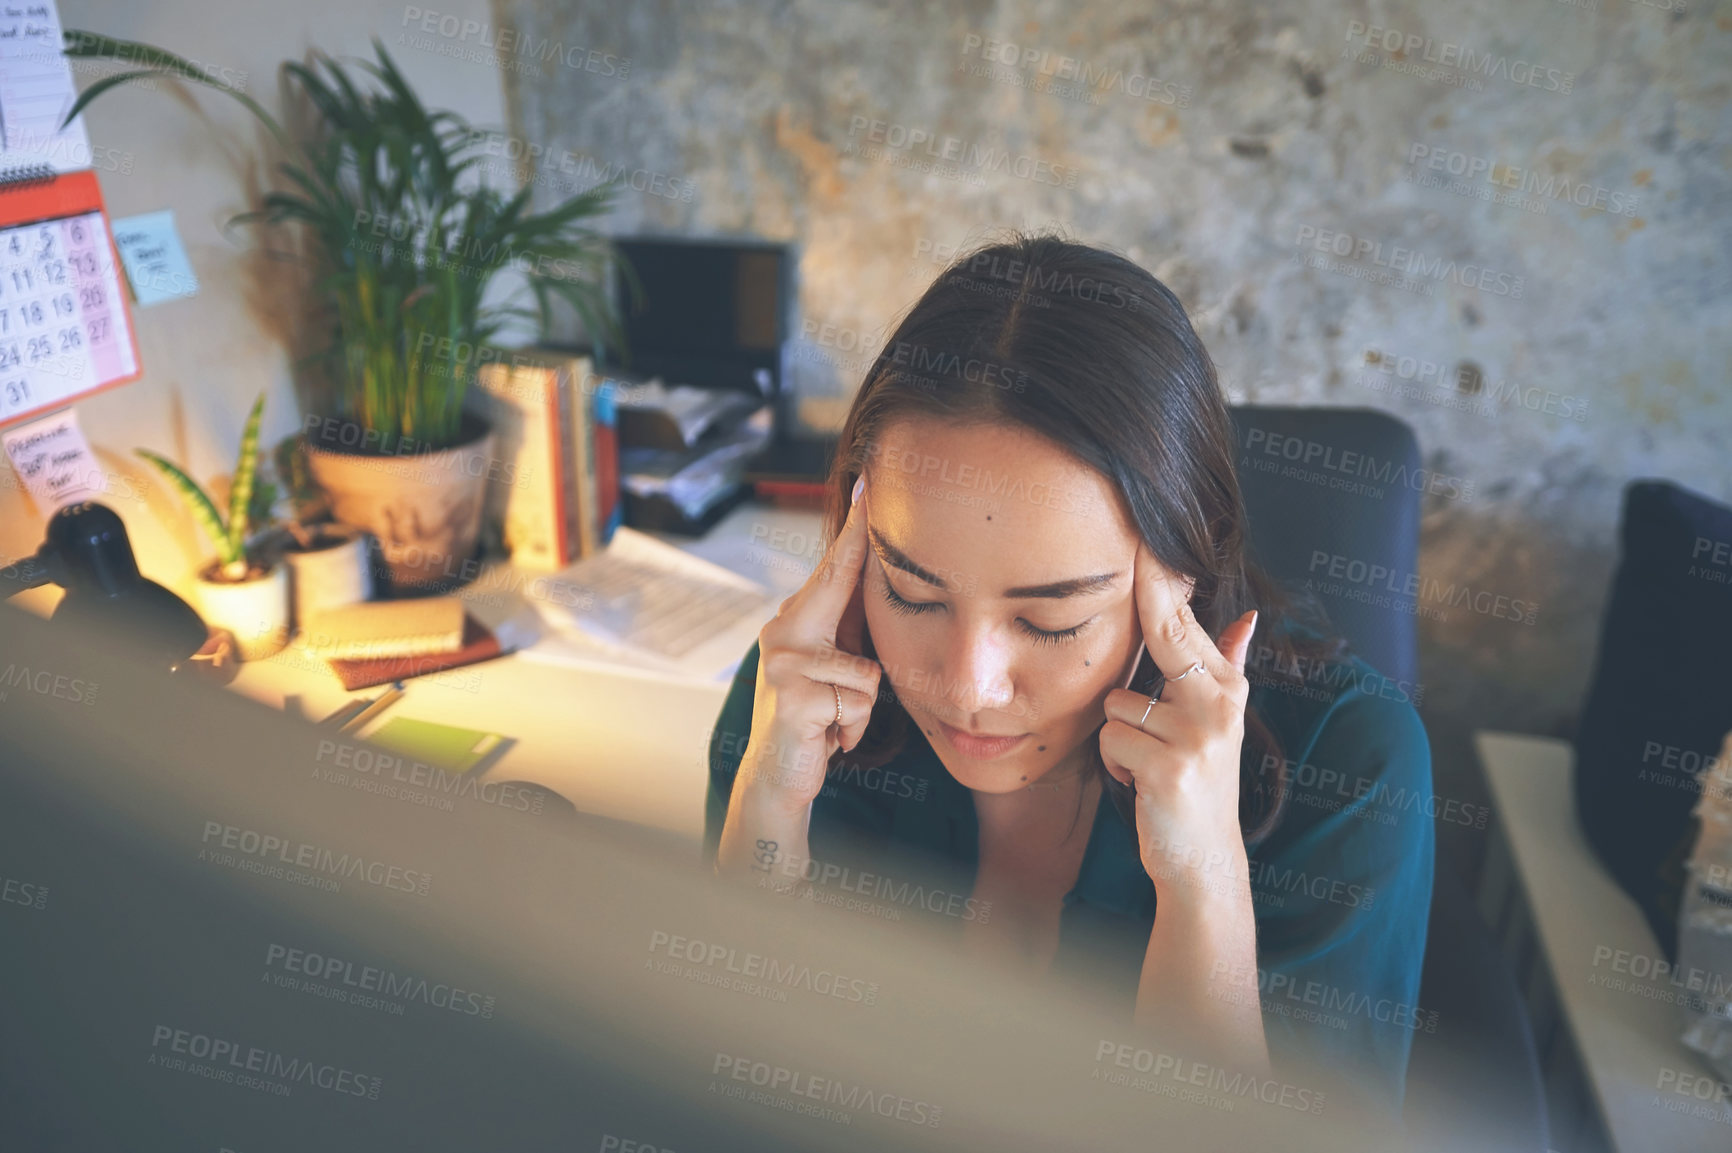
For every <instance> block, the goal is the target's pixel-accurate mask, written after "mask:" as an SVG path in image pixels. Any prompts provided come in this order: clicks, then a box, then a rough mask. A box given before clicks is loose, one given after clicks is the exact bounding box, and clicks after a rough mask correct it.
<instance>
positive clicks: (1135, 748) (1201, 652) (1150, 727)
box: [1100, 542, 1257, 904]
mask: <svg viewBox="0 0 1732 1153" xmlns="http://www.w3.org/2000/svg"><path fill="white" fill-rule="evenodd" d="M1134 573H1135V576H1134V580H1135V595H1136V607H1137V619H1138V622H1139V623H1140V625H1141V627H1142V630H1143V639H1144V642H1145V643H1146V644H1147V645H1148V650H1149V655H1150V656H1151V657H1152V658H1153V659H1154V662H1155V665H1156V667H1157V668H1159V669H1160V670H1161V672H1162V673H1163V674H1164V675H1165V677H1166V684H1165V685H1163V686H1162V688H1161V695H1160V699H1159V700H1158V701H1156V702H1155V703H1154V705H1153V706H1150V704H1149V698H1148V697H1146V696H1143V695H1142V694H1140V693H1136V692H1132V691H1130V690H1128V689H1114V690H1113V691H1112V692H1111V693H1108V694H1107V699H1106V714H1107V723H1106V725H1105V726H1103V727H1102V729H1101V737H1100V740H1101V759H1102V760H1103V761H1105V762H1106V767H1107V771H1108V772H1110V773H1112V775H1113V777H1114V779H1116V780H1118V781H1119V782H1121V783H1123V784H1127V785H1132V784H1134V786H1135V788H1136V791H1137V799H1136V814H1137V844H1138V846H1139V848H1140V850H1141V856H1142V861H1143V868H1144V869H1146V870H1148V873H1149V877H1150V878H1151V879H1152V880H1153V881H1154V883H1155V891H1156V893H1157V894H1158V897H1159V899H1160V900H1161V901H1162V902H1163V904H1165V903H1166V902H1168V901H1169V900H1186V899H1189V898H1197V899H1203V898H1205V897H1207V896H1209V895H1215V896H1219V895H1243V896H1247V897H1248V896H1249V893H1248V892H1247V891H1246V890H1247V889H1248V886H1249V881H1248V870H1247V866H1246V856H1245V842H1244V839H1243V837H1242V836H1241V834H1240V829H1239V757H1240V752H1241V748H1242V746H1243V744H1244V739H1245V702H1246V700H1247V699H1248V698H1249V697H1250V694H1251V686H1250V682H1249V681H1248V680H1247V679H1246V677H1245V671H1244V670H1245V657H1246V654H1247V653H1248V652H1249V651H1250V646H1251V634H1252V631H1253V630H1254V629H1255V627H1256V623H1257V616H1256V613H1255V611H1252V612H1249V613H1246V614H1245V615H1244V616H1242V617H1240V618H1239V619H1238V620H1236V621H1234V622H1233V623H1232V624H1230V625H1228V626H1227V628H1226V630H1225V631H1223V632H1222V634H1221V640H1220V646H1219V647H1216V643H1215V642H1214V641H1212V640H1211V639H1210V638H1209V634H1208V632H1207V631H1206V630H1204V628H1203V626H1202V625H1201V624H1199V623H1198V621H1197V618H1196V617H1195V616H1194V615H1193V614H1192V612H1191V604H1190V599H1189V594H1190V591H1191V582H1188V581H1180V580H1178V579H1176V578H1170V577H1168V576H1167V575H1166V573H1165V572H1164V571H1163V570H1162V568H1161V566H1160V564H1159V563H1158V562H1157V561H1156V560H1155V557H1154V554H1153V553H1151V552H1150V551H1149V550H1148V546H1147V545H1144V544H1142V543H1141V542H1139V543H1138V545H1137V558H1136V562H1135V566H1134ZM1199 661H1200V662H1202V667H1201V668H1195V666H1196V665H1197V663H1198V662H1199ZM1186 669H1194V670H1195V671H1193V672H1191V673H1190V674H1189V675H1182V674H1184V673H1185V670H1186ZM1175 678H1177V679H1175ZM1145 713H1146V714H1147V719H1144V714H1145Z"/></svg>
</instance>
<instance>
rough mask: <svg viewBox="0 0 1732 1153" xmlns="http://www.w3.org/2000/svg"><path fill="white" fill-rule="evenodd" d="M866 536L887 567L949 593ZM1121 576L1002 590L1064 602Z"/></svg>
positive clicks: (870, 532)
mask: <svg viewBox="0 0 1732 1153" xmlns="http://www.w3.org/2000/svg"><path fill="white" fill-rule="evenodd" d="M866 535H867V536H868V537H869V538H870V539H871V541H872V551H874V552H876V553H877V554H878V559H879V560H881V561H883V562H884V563H885V564H887V565H889V566H890V567H891V568H897V569H901V570H902V571H903V572H905V573H907V574H908V575H910V576H912V577H915V578H917V579H919V580H922V581H925V582H926V583H927V584H929V585H932V586H933V587H934V588H941V589H943V590H944V591H945V592H949V591H951V589H950V584H949V582H948V581H944V580H940V579H939V578H938V577H937V576H936V575H935V574H933V573H931V572H928V571H927V570H926V569H924V568H921V567H920V565H918V564H916V563H915V562H914V561H913V560H912V559H911V558H910V557H909V556H908V554H907V553H905V552H903V551H902V550H901V549H899V548H897V547H896V546H895V545H893V544H891V543H890V542H889V541H887V540H885V539H884V537H883V536H882V535H880V534H879V532H878V530H877V529H875V528H871V527H868V528H867V529H866ZM1120 575H1121V574H1119V573H1116V572H1111V573H1096V574H1095V575H1093V576H1084V577H1072V578H1071V579H1070V580H1062V581H1053V582H1052V583H1051V584H1044V585H1019V586H1018V587H1016V588H1013V589H1006V590H1004V595H1005V596H1006V597H1007V598H1008V599H1010V600H1028V599H1035V598H1039V599H1042V600H1063V599H1065V598H1066V597H1074V596H1083V595H1086V594H1088V593H1093V592H1099V591H1101V590H1102V589H1105V588H1107V587H1108V586H1110V585H1111V584H1112V583H1113V582H1114V581H1116V580H1118V579H1119V576H1120Z"/></svg>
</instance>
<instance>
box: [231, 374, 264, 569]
mask: <svg viewBox="0 0 1732 1153" xmlns="http://www.w3.org/2000/svg"><path fill="white" fill-rule="evenodd" d="M264 411H265V394H264V393H263V392H260V393H259V398H258V399H257V400H255V401H253V410H252V412H250V413H248V414H247V423H246V428H245V429H244V430H242V432H241V455H240V459H239V460H237V461H236V462H235V475H234V479H233V481H231V482H230V484H229V530H228V559H229V560H236V559H239V558H240V556H241V554H242V553H244V552H245V551H246V544H247V528H248V526H249V525H250V524H251V518H250V516H249V513H250V512H251V508H252V500H253V483H254V481H255V480H256V479H257V477H258V472H259V418H260V417H261V416H263V415H264Z"/></svg>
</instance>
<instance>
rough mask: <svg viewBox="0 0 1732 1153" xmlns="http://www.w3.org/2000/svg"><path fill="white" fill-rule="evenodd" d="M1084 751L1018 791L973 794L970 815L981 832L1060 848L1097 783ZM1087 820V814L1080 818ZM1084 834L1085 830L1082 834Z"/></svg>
mask: <svg viewBox="0 0 1732 1153" xmlns="http://www.w3.org/2000/svg"><path fill="white" fill-rule="evenodd" d="M1087 751H1088V750H1087V749H1086V747H1082V746H1079V747H1078V748H1077V750H1076V751H1075V752H1073V753H1072V754H1071V755H1070V756H1068V757H1066V758H1065V759H1064V760H1063V761H1060V762H1059V763H1058V764H1057V765H1055V766H1053V768H1052V769H1050V770H1049V771H1048V772H1046V773H1044V774H1042V776H1041V778H1040V779H1039V780H1037V781H1031V782H1029V783H1028V784H1027V785H1025V786H1023V787H1022V788H1020V789H1015V790H1013V791H1011V792H1008V793H982V792H976V793H975V794H974V812H975V815H976V817H978V818H979V821H980V826H981V831H982V833H983V834H985V835H988V836H990V835H991V834H992V833H993V832H1004V833H1008V832H1011V831H1013V830H1014V831H1015V832H1017V833H1019V834H1022V835H1030V834H1032V835H1033V839H1034V840H1035V841H1036V842H1040V843H1050V844H1061V843H1063V842H1065V841H1067V840H1068V839H1069V838H1070V837H1071V836H1073V835H1075V833H1076V832H1077V831H1078V830H1077V825H1078V824H1079V822H1078V821H1077V819H1076V818H1077V817H1078V815H1079V813H1080V812H1081V810H1082V809H1084V808H1085V807H1086V806H1087V802H1088V801H1089V800H1090V799H1091V797H1093V796H1095V795H1098V793H1099V790H1100V782H1099V779H1098V774H1097V773H1095V772H1094V771H1093V769H1094V766H1093V764H1092V761H1091V758H1089V757H1088V755H1087ZM1082 815H1083V816H1088V815H1090V814H1086V813H1085V814H1082ZM1084 831H1085V832H1086V830H1084Z"/></svg>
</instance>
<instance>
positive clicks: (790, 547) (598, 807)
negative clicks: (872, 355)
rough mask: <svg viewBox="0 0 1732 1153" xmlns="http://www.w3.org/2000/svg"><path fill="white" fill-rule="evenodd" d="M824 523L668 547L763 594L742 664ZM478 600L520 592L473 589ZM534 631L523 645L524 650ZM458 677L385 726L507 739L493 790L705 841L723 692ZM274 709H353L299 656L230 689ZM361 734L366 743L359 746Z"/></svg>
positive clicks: (635, 676) (478, 607) (591, 670)
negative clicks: (753, 584)
mask: <svg viewBox="0 0 1732 1153" xmlns="http://www.w3.org/2000/svg"><path fill="white" fill-rule="evenodd" d="M820 527H821V526H820V517H819V514H818V513H816V512H813V511H808V510H793V509H777V508H769V507H766V506H763V505H759V504H746V505H742V506H740V507H739V508H737V509H735V510H734V511H733V512H732V513H730V514H729V515H728V517H726V518H725V519H724V520H722V521H721V522H720V523H719V524H717V525H716V526H715V528H713V529H711V530H710V532H709V533H708V534H706V535H705V536H704V537H702V538H700V539H697V540H693V539H690V538H682V537H672V536H664V537H663V538H662V539H664V540H666V541H668V542H669V543H671V544H675V545H678V546H680V547H682V548H684V549H686V550H687V551H688V552H691V553H693V554H695V555H698V556H701V557H703V558H704V559H706V560H711V561H714V562H715V563H717V564H719V565H721V566H723V567H724V568H728V569H731V570H733V571H735V572H738V573H740V574H741V575H743V576H746V577H749V578H750V579H752V580H755V581H758V582H759V583H761V584H763V585H765V586H766V587H767V588H769V589H770V591H771V593H772V594H773V595H772V597H771V600H770V602H769V604H768V605H767V607H766V608H765V610H764V613H763V619H754V620H743V621H741V622H740V623H739V624H738V625H737V626H735V628H734V629H731V630H730V633H731V634H734V635H735V638H736V641H737V644H738V649H739V653H740V655H741V656H744V655H745V652H746V650H747V649H748V648H750V647H751V642H752V639H753V638H755V637H756V636H757V632H758V630H759V629H760V628H762V627H763V624H764V621H765V620H768V619H769V617H770V616H771V615H772V614H774V612H775V610H776V607H777V606H778V605H779V604H780V602H781V600H782V599H783V598H785V597H786V596H787V595H788V594H789V593H791V592H793V591H794V590H795V589H796V588H798V587H799V586H800V584H801V583H803V582H804V581H805V579H806V576H807V575H809V574H810V572H811V570H812V568H813V567H814V566H815V564H816V561H817V559H818V555H817V554H816V553H815V547H814V545H813V544H811V543H809V542H815V541H816V540H817V534H818V533H819V531H820ZM476 585H477V586H478V587H483V588H484V587H492V588H495V589H497V588H500V587H511V588H517V587H523V586H521V585H518V584H510V583H506V584H503V585H502V584H501V583H499V582H494V583H492V584H491V586H489V582H487V581H485V580H478V581H477V582H476ZM458 595H461V596H463V597H464V599H465V600H466V601H468V602H469V604H470V610H471V611H472V612H474V613H475V615H476V616H477V617H479V618H481V619H482V620H484V621H485V622H486V623H487V624H488V625H490V626H500V625H505V624H509V625H510V626H516V627H522V626H523V623H524V622H525V620H527V621H528V622H530V625H529V627H530V628H531V629H532V630H533V627H534V623H533V622H534V621H535V618H536V614H535V610H534V608H533V607H532V606H530V605H529V604H528V602H527V601H525V600H524V599H523V597H522V596H521V595H517V594H512V595H508V596H501V595H498V594H497V593H478V592H477V591H475V590H474V589H471V590H466V591H460V592H459V594H458ZM533 635H534V634H533V631H532V632H531V633H530V636H533ZM553 643H554V642H553V641H552V639H551V638H549V639H546V640H544V641H542V642H541V643H540V645H539V646H537V645H531V646H530V647H529V648H528V649H525V650H524V651H521V652H516V653H512V654H509V655H507V656H503V657H499V658H497V659H495V660H491V661H486V662H483V663H481V664H478V665H471V666H469V667H467V668H462V669H452V670H449V671H447V672H443V673H434V674H430V675H428V676H422V677H416V678H414V679H412V680H410V681H408V682H406V683H407V692H406V694H405V696H404V697H403V699H402V701H401V702H399V703H398V704H397V705H395V706H393V707H392V708H391V709H390V710H388V711H387V712H386V713H385V714H384V717H385V718H390V717H395V716H402V717H412V718H416V719H419V720H427V721H439V722H442V723H445V724H451V725H461V726H465V727H468V728H476V729H483V730H489V731H492V732H497V733H500V734H502V735H504V736H506V737H509V738H511V740H512V742H513V743H512V745H511V746H510V748H509V749H507V750H506V752H505V754H504V756H503V757H501V758H500V759H499V760H498V761H496V762H495V763H494V764H493V765H491V766H490V767H489V768H488V769H486V770H485V771H486V776H487V777H488V778H489V779H493V780H521V781H532V782H534V783H536V784H540V785H545V786H546V787H548V788H550V789H552V790H554V791H555V792H557V793H559V794H560V795H562V796H564V797H566V798H567V799H568V800H570V801H571V803H572V804H574V805H576V806H577V807H578V808H579V809H580V810H582V811H584V812H589V813H596V814H599V815H602V816H607V817H613V818H616V819H619V820H626V821H632V822H635V823H637V824H641V825H647V826H650V827H653V828H659V829H666V830H671V831H673V832H676V833H679V834H681V835H683V836H686V837H688V838H690V839H691V840H692V841H693V842H694V844H695V843H696V842H697V841H698V840H700V839H701V837H702V835H703V825H704V789H705V785H706V780H707V773H708V748H709V740H710V732H711V729H712V727H713V726H714V724H715V719H716V715H717V714H718V713H719V712H720V711H721V707H722V700H723V698H724V696H725V695H726V692H727V682H726V681H718V682H711V683H703V682H693V681H680V680H673V679H670V678H666V677H662V676H658V675H656V674H653V673H649V672H646V671H642V670H628V669H622V668H610V667H608V666H606V665H604V664H599V663H597V664H593V665H590V666H587V667H586V666H584V665H582V664H577V663H549V661H548V659H547V656H546V653H545V652H538V651H537V648H538V647H541V648H547V647H552V646H553ZM230 687H231V688H233V689H234V690H235V691H237V692H241V693H244V694H246V695H247V696H250V697H253V698H254V699H256V700H260V701H263V702H265V703H267V704H270V705H272V706H273V707H276V708H289V707H292V706H294V705H295V704H296V703H297V698H298V704H299V707H300V708H301V710H302V711H303V712H304V713H305V714H306V715H308V716H311V717H314V718H317V717H323V716H326V715H328V714H330V713H331V712H333V711H335V710H336V709H337V708H338V707H339V706H341V705H342V704H343V703H344V702H345V701H349V700H352V699H354V698H355V697H356V696H369V697H370V696H374V695H377V694H378V692H380V690H379V689H367V690H363V691H362V692H361V693H358V694H357V693H350V692H348V691H347V690H345V689H344V688H343V686H342V683H341V682H340V681H338V680H337V678H336V675H335V674H334V673H332V672H331V669H330V666H329V665H328V664H326V663H325V662H324V661H323V660H320V659H318V658H316V657H312V656H310V655H309V654H307V653H305V652H304V651H302V650H299V649H296V648H290V649H286V650H284V651H283V652H281V653H279V654H277V655H276V656H275V657H272V658H270V659H268V660H263V661H252V662H249V663H247V664H245V665H243V666H242V667H241V672H240V675H239V676H237V677H236V678H235V680H234V681H233V683H232V684H231V686H230ZM365 731H366V730H363V732H365Z"/></svg>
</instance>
